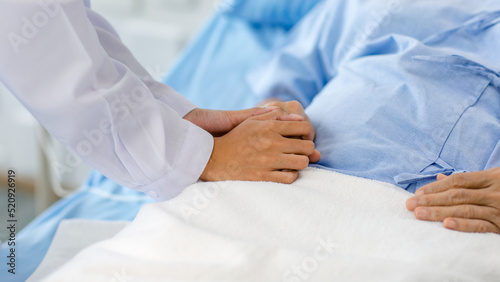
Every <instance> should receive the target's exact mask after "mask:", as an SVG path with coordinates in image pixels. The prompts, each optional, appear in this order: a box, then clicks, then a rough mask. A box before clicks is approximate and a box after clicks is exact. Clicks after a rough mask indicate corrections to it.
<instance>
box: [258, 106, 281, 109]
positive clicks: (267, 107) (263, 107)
mask: <svg viewBox="0 0 500 282" xmlns="http://www.w3.org/2000/svg"><path fill="white" fill-rule="evenodd" d="M259 108H261V109H266V110H277V109H279V108H280V107H278V106H261V107H259Z"/></svg>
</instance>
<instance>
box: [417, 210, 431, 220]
mask: <svg viewBox="0 0 500 282" xmlns="http://www.w3.org/2000/svg"><path fill="white" fill-rule="evenodd" d="M428 214H429V212H428V211H427V209H419V210H417V217H418V218H427V215H428Z"/></svg>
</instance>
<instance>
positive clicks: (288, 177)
mask: <svg viewBox="0 0 500 282" xmlns="http://www.w3.org/2000/svg"><path fill="white" fill-rule="evenodd" d="M297 178H299V173H298V172H296V171H292V172H289V173H286V174H285V176H284V178H283V183H285V184H292V183H293V182H295V180H297Z"/></svg>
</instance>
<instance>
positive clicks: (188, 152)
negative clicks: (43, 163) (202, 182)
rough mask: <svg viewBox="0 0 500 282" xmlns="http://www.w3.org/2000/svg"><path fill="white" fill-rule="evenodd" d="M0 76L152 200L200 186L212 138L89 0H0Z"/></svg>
mask: <svg viewBox="0 0 500 282" xmlns="http://www.w3.org/2000/svg"><path fill="white" fill-rule="evenodd" d="M0 19H1V25H0V36H2V40H0V80H1V81H2V82H3V83H4V84H5V85H6V86H7V88H9V90H10V91H11V92H12V93H14V95H15V96H16V97H17V98H18V99H19V100H20V101H21V102H22V103H23V104H24V105H25V106H26V108H27V109H28V110H29V111H30V112H31V113H32V114H33V115H34V116H35V117H36V118H37V119H38V120H39V121H40V122H41V123H42V124H43V125H44V126H45V127H46V128H47V130H48V131H49V132H51V133H52V135H54V136H55V137H56V138H57V139H58V140H59V141H60V142H62V143H63V144H65V145H66V146H67V147H68V149H70V150H71V151H72V152H74V153H76V154H77V155H78V156H80V157H81V158H82V159H83V160H85V161H86V162H87V163H89V164H90V165H91V166H92V167H94V168H95V169H97V170H98V171H100V172H101V173H103V174H104V175H106V176H107V177H109V178H110V179H112V180H114V181H115V182H117V183H119V184H121V185H124V186H126V187H129V188H132V189H136V190H139V191H143V192H145V193H147V194H149V195H150V196H151V197H152V198H154V199H155V200H166V199H170V198H172V197H174V196H176V195H178V194H179V193H180V192H181V191H182V190H183V189H184V188H185V187H187V186H188V185H190V184H192V183H194V182H196V181H197V180H198V178H199V176H200V175H201V173H202V172H203V170H204V168H205V166H206V164H207V162H208V160H209V158H210V155H211V153H212V149H213V138H212V136H211V135H210V134H209V133H208V132H206V131H204V130H202V129H200V128H199V127H197V126H195V125H193V124H192V123H189V122H187V121H185V120H183V119H182V117H183V116H185V115H186V114H187V113H189V112H190V111H191V110H193V109H194V108H195V106H194V105H193V104H191V103H190V102H188V101H187V100H186V99H185V98H184V97H182V96H181V95H179V94H178V93H176V92H175V91H174V90H173V89H171V88H170V87H168V86H167V85H164V84H161V83H159V82H156V81H154V80H153V78H152V77H151V76H150V75H149V74H148V73H147V72H146V70H145V69H144V68H143V67H142V66H140V64H139V63H138V62H137V61H136V60H135V59H134V57H133V56H132V54H131V53H130V52H129V50H128V49H127V48H126V47H125V46H124V45H123V44H122V43H121V41H120V39H119V37H118V35H117V34H116V32H115V31H114V30H113V28H112V27H111V25H110V24H109V23H108V22H107V21H106V20H105V19H103V18H102V17H101V16H99V15H98V14H96V13H95V12H93V11H92V10H90V8H89V1H84V0H57V1H56V0H38V1H35V0H0Z"/></svg>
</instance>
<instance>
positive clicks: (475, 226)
mask: <svg viewBox="0 0 500 282" xmlns="http://www.w3.org/2000/svg"><path fill="white" fill-rule="evenodd" d="M406 206H407V208H408V209H409V210H410V211H414V212H415V216H416V217H417V218H418V219H421V220H428V221H443V223H444V226H445V227H446V228H449V229H453V230H458V231H464V232H481V233H486V232H493V233H498V234H500V168H494V169H490V170H486V171H480V172H472V173H461V174H455V175H451V176H448V177H446V176H444V175H439V176H438V179H437V182H435V183H432V184H429V185H426V186H424V187H422V188H420V189H419V190H418V191H417V192H416V193H415V197H413V198H411V199H409V200H408V201H407V203H406Z"/></svg>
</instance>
